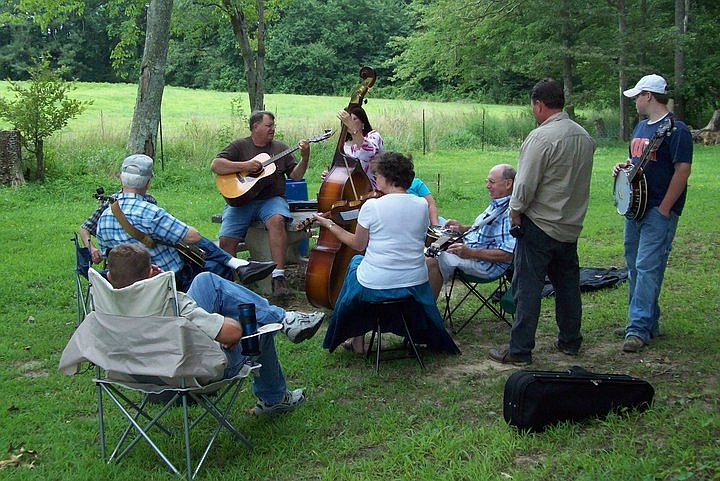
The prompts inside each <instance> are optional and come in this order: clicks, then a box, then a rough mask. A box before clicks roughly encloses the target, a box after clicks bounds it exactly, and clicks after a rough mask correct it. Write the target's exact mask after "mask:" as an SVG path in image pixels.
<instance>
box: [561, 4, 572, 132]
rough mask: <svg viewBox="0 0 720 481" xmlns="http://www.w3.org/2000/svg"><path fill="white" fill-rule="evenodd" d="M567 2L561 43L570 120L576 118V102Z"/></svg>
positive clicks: (564, 86) (563, 7) (565, 91)
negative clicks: (574, 97)
mask: <svg viewBox="0 0 720 481" xmlns="http://www.w3.org/2000/svg"><path fill="white" fill-rule="evenodd" d="M568 3H569V2H568V1H567V0H563V2H562V5H561V7H560V37H561V39H560V41H561V42H562V50H563V89H564V94H565V112H567V114H568V115H569V116H570V118H572V119H574V118H575V102H574V99H573V92H574V90H575V89H574V85H573V67H574V59H573V56H572V48H573V46H574V39H573V37H572V28H571V26H570V6H569V4H568Z"/></svg>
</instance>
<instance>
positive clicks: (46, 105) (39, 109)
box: [0, 60, 91, 179]
mask: <svg viewBox="0 0 720 481" xmlns="http://www.w3.org/2000/svg"><path fill="white" fill-rule="evenodd" d="M28 73H29V74H30V81H29V82H28V83H27V85H26V86H25V85H22V84H20V83H17V82H12V81H11V82H10V91H11V92H13V93H14V94H15V98H14V99H6V98H4V97H0V117H2V118H3V119H5V120H6V121H8V122H9V123H10V124H11V125H12V126H13V127H14V128H15V129H17V130H19V131H20V134H21V135H22V143H23V147H25V149H27V150H28V151H30V152H32V153H33V154H35V160H36V165H35V176H36V177H37V178H40V179H42V178H43V177H44V175H45V161H44V154H43V141H44V140H45V139H46V138H48V137H50V136H51V135H52V134H53V133H55V132H57V131H58V130H60V129H62V128H63V127H65V126H66V125H67V123H68V121H70V120H71V119H73V118H75V117H77V116H78V115H80V114H81V113H82V112H83V111H84V110H85V107H86V106H87V105H89V104H90V103H91V102H89V101H80V100H77V99H72V98H70V97H68V93H69V92H71V91H72V90H74V89H75V87H74V86H73V85H72V84H70V83H68V82H66V81H64V80H63V79H62V76H61V72H59V71H58V70H53V69H51V68H50V62H49V61H47V60H43V61H41V62H40V63H38V64H37V65H35V66H33V67H31V68H30V69H29V72H28Z"/></svg>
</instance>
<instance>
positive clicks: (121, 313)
mask: <svg viewBox="0 0 720 481" xmlns="http://www.w3.org/2000/svg"><path fill="white" fill-rule="evenodd" d="M89 280H90V303H91V308H92V311H91V312H90V313H89V314H88V315H87V316H86V318H85V319H84V321H83V322H82V323H81V324H80V326H78V328H77V329H76V331H75V333H74V334H73V336H72V338H71V339H70V342H69V343H68V345H67V346H66V347H65V350H64V351H63V354H62V357H61V359H60V370H61V371H62V372H64V373H66V374H69V375H71V374H74V373H75V372H77V364H78V363H81V362H83V361H89V362H91V363H93V364H95V366H96V377H95V379H94V380H93V381H94V383H95V385H96V387H97V403H98V424H99V434H100V440H99V441H100V451H101V455H102V457H103V459H105V460H106V461H107V462H108V463H111V462H119V461H120V460H121V459H123V458H124V457H125V456H126V455H127V454H128V453H129V451H130V450H131V449H132V448H133V447H134V446H135V445H137V444H138V442H141V441H143V440H144V441H145V442H146V443H147V444H148V445H149V446H150V447H151V448H152V450H153V451H154V452H155V453H156V454H157V455H158V457H159V458H160V459H161V460H162V461H163V462H164V463H165V465H166V466H167V467H168V468H169V469H170V470H171V471H172V472H173V473H175V474H176V475H181V474H182V473H181V471H180V470H179V469H178V468H177V467H176V466H175V464H174V463H173V462H171V461H170V457H169V456H168V455H166V453H165V452H163V450H162V449H161V448H160V447H159V442H158V439H157V437H156V436H155V435H156V434H158V435H159V434H160V433H164V434H169V435H172V431H171V430H170V429H169V428H168V427H167V426H166V425H165V424H163V423H161V422H160V421H161V419H164V418H163V415H164V414H165V413H167V412H168V411H170V409H171V408H172V407H173V406H176V405H177V404H180V405H181V407H182V422H183V445H184V455H185V465H186V474H187V479H188V480H191V479H194V478H195V476H196V475H197V473H198V471H199V470H200V468H201V466H202V465H203V463H204V462H205V460H206V459H207V456H208V453H209V451H210V448H211V447H212V445H213V443H214V442H215V440H216V439H217V437H218V435H219V433H220V431H222V430H223V428H224V429H226V430H227V431H229V432H230V433H231V434H233V435H234V436H235V437H236V438H238V439H239V440H241V441H242V442H243V443H244V444H245V445H246V446H247V447H251V445H250V442H249V441H248V439H247V438H246V437H245V436H244V435H243V434H242V433H240V431H239V430H237V429H236V428H235V427H234V426H233V424H232V423H231V422H230V420H229V419H228V414H229V412H230V409H231V408H232V406H233V404H234V402H235V399H236V398H237V395H238V394H239V392H240V389H241V387H242V382H243V381H244V380H245V379H246V378H247V377H248V375H249V374H250V373H251V372H252V371H253V370H255V369H257V368H259V367H260V365H259V364H253V365H250V364H246V365H245V366H243V368H242V369H241V371H240V373H238V374H237V375H236V376H235V377H233V378H230V379H224V378H223V373H224V370H225V366H226V363H227V360H226V356H225V354H224V353H223V351H222V349H221V348H220V346H219V345H218V344H217V343H216V342H215V341H214V340H212V339H210V338H209V337H208V336H207V335H206V334H205V333H204V332H203V331H201V330H200V329H199V328H198V327H197V326H196V325H195V324H193V323H192V322H190V321H188V320H187V319H185V318H183V317H177V312H178V311H177V309H178V306H177V291H176V290H175V278H174V275H173V273H172V272H166V273H162V274H160V275H157V276H155V277H153V278H151V279H146V280H143V281H140V282H136V283H135V284H133V285H131V286H128V287H125V288H122V289H113V288H112V286H111V285H110V283H109V282H108V281H107V280H106V279H104V278H103V277H102V276H101V275H100V274H99V273H98V272H96V271H94V270H92V269H91V270H90V271H89ZM133 392H137V393H140V396H134V395H133V394H132V393H133ZM166 392H169V393H171V394H172V395H171V397H170V399H168V400H167V402H165V403H164V404H163V405H156V404H154V403H152V402H149V400H150V397H151V395H152V394H158V393H166ZM211 394H212V395H213V396H212V397H210V395H211ZM138 397H139V398H141V399H140V400H139V401H138V400H137V399H138ZM105 399H109V400H110V401H111V403H109V406H115V407H116V408H117V409H118V410H119V411H120V413H121V414H122V416H123V417H124V419H125V421H126V422H127V425H126V427H125V429H124V430H123V431H122V433H120V434H119V435H118V436H117V441H116V444H115V448H114V449H113V451H112V453H111V454H110V455H109V456H106V450H105V436H106V422H105V421H106V420H105V417H106V406H105V402H104V401H105ZM193 402H194V403H196V404H197V405H199V406H200V407H201V408H202V412H201V414H199V415H198V416H197V417H196V418H195V419H194V420H193V421H192V422H190V414H191V412H190V410H189V409H188V404H192V403H193ZM208 414H210V416H209V417H208V416H207V415H208ZM206 418H208V419H214V420H215V426H214V429H213V431H212V433H211V434H210V435H209V437H208V440H207V444H206V445H205V447H204V450H203V452H202V454H201V455H200V457H199V459H198V460H197V462H196V463H193V460H192V451H191V443H190V441H191V440H190V434H191V431H193V430H194V429H195V428H196V427H198V425H199V423H200V422H201V421H202V420H203V419H206Z"/></svg>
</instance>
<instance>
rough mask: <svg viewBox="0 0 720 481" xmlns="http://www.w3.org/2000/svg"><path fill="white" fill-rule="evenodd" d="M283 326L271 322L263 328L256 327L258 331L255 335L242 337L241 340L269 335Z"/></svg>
mask: <svg viewBox="0 0 720 481" xmlns="http://www.w3.org/2000/svg"><path fill="white" fill-rule="evenodd" d="M282 327H283V325H282V324H280V323H279V322H273V323H270V324H265V325H264V326H260V327H258V330H257V332H256V333H255V334H250V335H249V336H243V337H241V339H249V338H251V337H255V336H260V335H261V334H269V333H271V332H275V331H279V330H280V329H282Z"/></svg>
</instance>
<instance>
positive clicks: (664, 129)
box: [628, 118, 673, 182]
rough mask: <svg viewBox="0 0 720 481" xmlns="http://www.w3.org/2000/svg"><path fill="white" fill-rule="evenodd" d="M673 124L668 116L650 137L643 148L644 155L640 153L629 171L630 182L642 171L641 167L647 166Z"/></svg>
mask: <svg viewBox="0 0 720 481" xmlns="http://www.w3.org/2000/svg"><path fill="white" fill-rule="evenodd" d="M672 125H673V124H672V120H671V119H670V118H666V119H665V121H664V122H663V123H662V125H661V126H660V128H659V129H658V131H657V132H655V135H654V136H653V137H652V139H650V142H648V144H647V145H646V146H645V148H644V149H643V152H642V155H640V159H638V161H637V162H636V163H633V166H632V169H630V171H629V172H628V180H629V181H630V182H632V181H633V179H635V176H636V175H637V173H638V171H640V169H643V168H645V164H647V161H648V160H649V159H650V154H652V153H653V152H655V151H656V150H657V149H659V148H660V144H662V143H663V140H665V136H666V135H667V134H668V132H669V131H670V129H672Z"/></svg>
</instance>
